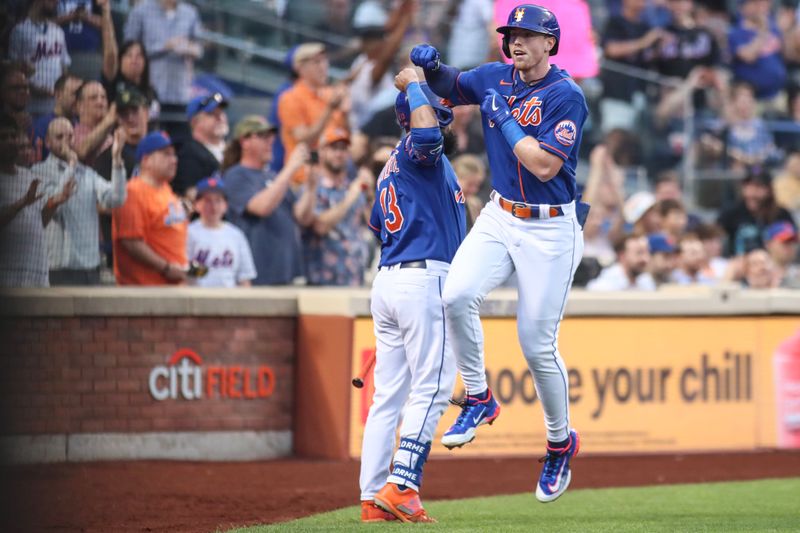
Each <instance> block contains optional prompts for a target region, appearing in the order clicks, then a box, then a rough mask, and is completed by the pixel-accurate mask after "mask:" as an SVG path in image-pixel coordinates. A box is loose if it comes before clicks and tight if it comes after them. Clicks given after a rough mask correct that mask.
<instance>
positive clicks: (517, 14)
mask: <svg viewBox="0 0 800 533" xmlns="http://www.w3.org/2000/svg"><path fill="white" fill-rule="evenodd" d="M524 17H525V8H524V7H518V8H517V10H516V11H514V20H516V21H517V22H522V19H523V18H524Z"/></svg>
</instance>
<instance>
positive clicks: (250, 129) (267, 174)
mask: <svg viewBox="0 0 800 533" xmlns="http://www.w3.org/2000/svg"><path fill="white" fill-rule="evenodd" d="M274 135H275V129H274V128H273V127H272V125H271V124H269V122H267V120H266V119H265V118H264V117H262V116H259V115H248V116H246V117H244V118H243V119H242V120H241V121H239V123H238V124H236V127H235V128H234V131H233V140H232V141H231V142H230V144H229V146H228V148H226V150H225V161H224V163H223V169H224V174H223V177H224V178H225V184H226V188H227V192H228V202H229V208H228V219H229V220H230V221H231V222H233V223H234V224H235V225H236V226H238V227H239V229H241V230H242V231H243V232H244V234H245V236H246V237H247V240H248V242H249V243H250V249H251V250H252V252H253V258H254V260H255V264H256V270H257V271H258V276H257V277H256V279H255V280H254V282H253V284H254V285H287V284H290V283H292V282H293V281H294V280H295V279H296V278H299V277H300V276H302V274H303V268H302V257H301V248H300V230H299V228H298V225H300V226H303V227H305V226H308V225H309V224H311V223H312V222H313V217H314V199H315V197H316V187H317V184H316V176H315V175H313V174H311V175H310V177H309V179H308V180H307V181H306V183H305V185H304V186H303V187H302V189H303V192H302V194H295V192H294V191H293V190H292V189H291V187H290V185H291V180H292V176H293V175H294V174H295V173H296V172H297V171H298V170H299V169H300V168H301V167H303V166H304V165H305V164H306V163H307V162H308V160H309V151H308V147H307V146H306V145H305V144H302V143H301V144H298V145H297V146H296V147H295V148H294V150H292V152H291V153H290V154H289V157H288V159H287V160H286V165H284V167H283V169H282V170H281V171H280V172H279V173H277V174H275V173H274V172H272V170H270V169H269V168H268V167H267V164H268V163H269V161H270V159H271V158H272V138H273V137H274Z"/></svg>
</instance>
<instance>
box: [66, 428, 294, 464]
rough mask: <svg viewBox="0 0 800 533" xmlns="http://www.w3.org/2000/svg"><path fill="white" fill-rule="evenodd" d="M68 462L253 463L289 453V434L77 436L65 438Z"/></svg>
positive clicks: (251, 432) (226, 433) (217, 432)
mask: <svg viewBox="0 0 800 533" xmlns="http://www.w3.org/2000/svg"><path fill="white" fill-rule="evenodd" d="M67 444H68V453H67V460H68V461H72V462H81V461H103V460H117V459H170V460H176V461H254V460H259V459H276V458H279V457H288V456H290V455H291V454H292V432H291V431H213V432H191V431H187V432H168V433H166V432H165V433H79V434H75V435H69V437H68V442H67Z"/></svg>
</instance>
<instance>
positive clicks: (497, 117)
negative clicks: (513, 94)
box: [481, 89, 514, 129]
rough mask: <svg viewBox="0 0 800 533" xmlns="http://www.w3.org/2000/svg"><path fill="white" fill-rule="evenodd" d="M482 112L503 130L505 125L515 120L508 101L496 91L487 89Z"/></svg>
mask: <svg viewBox="0 0 800 533" xmlns="http://www.w3.org/2000/svg"><path fill="white" fill-rule="evenodd" d="M481 111H482V112H483V114H484V115H486V118H488V119H489V120H491V121H492V122H494V125H495V126H496V127H498V128H501V129H502V127H503V124H505V123H506V122H508V121H509V120H513V118H514V117H512V116H511V109H509V108H508V102H506V99H505V98H503V96H502V95H500V93H498V92H497V91H495V90H494V89H487V90H486V92H485V93H484V96H483V102H482V103H481Z"/></svg>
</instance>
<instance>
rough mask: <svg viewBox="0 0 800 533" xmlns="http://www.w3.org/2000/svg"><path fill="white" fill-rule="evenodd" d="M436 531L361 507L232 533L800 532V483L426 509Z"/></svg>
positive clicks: (624, 491) (627, 491)
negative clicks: (373, 518)
mask: <svg viewBox="0 0 800 533" xmlns="http://www.w3.org/2000/svg"><path fill="white" fill-rule="evenodd" d="M423 503H424V504H425V508H426V509H427V510H428V513H429V514H430V515H431V516H433V517H434V518H436V519H437V520H438V521H439V523H438V524H408V525H404V524H399V523H398V524H395V523H391V524H387V523H381V524H361V523H360V522H359V510H358V508H357V507H349V508H347V509H339V510H338V511H333V512H330V513H324V514H319V515H315V516H311V517H308V518H303V519H301V520H294V521H292V522H284V523H281V524H275V525H272V526H255V527H248V528H242V529H235V530H232V532H231V533H262V532H263V533H266V532H270V531H362V530H363V531H378V530H383V529H386V528H390V529H392V530H394V529H396V528H403V527H415V528H425V530H426V531H428V530H430V531H453V532H459V531H463V532H470V533H472V532H492V533H499V532H505V531H542V532H559V531H565V532H575V533H578V532H593V531H613V532H614V533H619V532H624V531H637V532H647V533H650V532H655V531H669V532H671V533H674V532H678V531H709V532H710V531H719V532H725V533H728V532H733V531H800V478H794V479H770V480H763V481H751V482H734V483H705V484H696V485H666V486H660V487H638V488H621V489H597V490H570V491H568V492H567V493H566V494H565V495H564V496H562V497H561V498H560V499H559V500H558V501H556V502H554V503H550V504H541V503H539V502H537V501H536V498H535V497H534V496H533V494H518V495H514V496H495V497H491V498H473V499H468V500H451V501H439V502H423Z"/></svg>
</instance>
